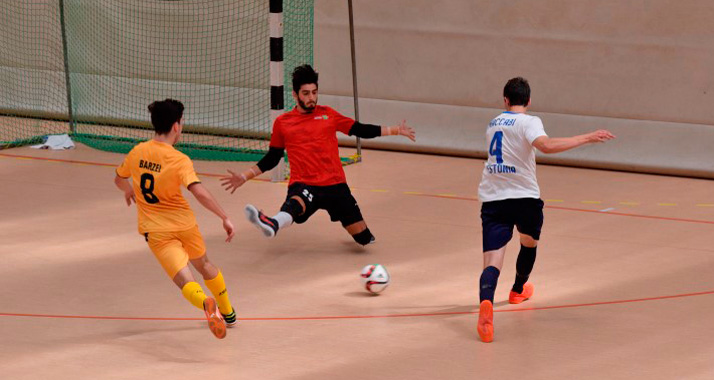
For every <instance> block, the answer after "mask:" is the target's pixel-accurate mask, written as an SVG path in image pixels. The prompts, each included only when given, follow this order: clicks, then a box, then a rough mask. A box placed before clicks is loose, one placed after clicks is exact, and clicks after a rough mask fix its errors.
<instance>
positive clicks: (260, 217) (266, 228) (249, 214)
mask: <svg viewBox="0 0 714 380" xmlns="http://www.w3.org/2000/svg"><path fill="white" fill-rule="evenodd" d="M245 217H246V218H248V221H249V222H251V223H253V225H255V226H256V227H258V229H259V230H260V231H261V232H262V233H263V235H265V237H269V238H271V237H274V236H275V235H276V234H277V233H278V221H277V220H275V219H273V218H269V217H267V216H265V214H263V212H262V211H258V209H257V208H255V206H253V205H250V204H249V205H246V206H245Z"/></svg>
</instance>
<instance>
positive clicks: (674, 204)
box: [657, 203, 677, 206]
mask: <svg viewBox="0 0 714 380" xmlns="http://www.w3.org/2000/svg"><path fill="white" fill-rule="evenodd" d="M676 205H677V204H676V203H657V206H676Z"/></svg>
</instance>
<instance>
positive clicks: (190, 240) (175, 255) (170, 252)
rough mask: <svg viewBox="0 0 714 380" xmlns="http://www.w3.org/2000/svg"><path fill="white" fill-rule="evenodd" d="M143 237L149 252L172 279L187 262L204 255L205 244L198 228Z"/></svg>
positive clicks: (151, 233)
mask: <svg viewBox="0 0 714 380" xmlns="http://www.w3.org/2000/svg"><path fill="white" fill-rule="evenodd" d="M145 236H146V241H147V242H148V243H149V248H150V249H151V252H153V253H154V256H156V259H157V260H159V263H160V264H161V266H162V267H163V268H164V270H165V271H166V273H167V274H168V275H169V277H171V278H172V279H173V278H174V277H176V274H177V273H178V272H179V271H180V270H181V269H183V268H184V267H185V266H186V265H188V260H195V259H198V258H200V257H202V256H203V255H205V254H206V243H204V242H203V237H202V236H201V232H199V231H198V226H194V227H193V228H191V229H190V230H186V231H181V232H149V233H147V234H145Z"/></svg>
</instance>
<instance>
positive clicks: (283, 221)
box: [273, 211, 293, 230]
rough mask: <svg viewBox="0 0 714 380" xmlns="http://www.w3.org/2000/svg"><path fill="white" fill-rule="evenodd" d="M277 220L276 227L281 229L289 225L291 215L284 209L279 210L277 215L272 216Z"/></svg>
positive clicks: (291, 218) (291, 222) (291, 219)
mask: <svg viewBox="0 0 714 380" xmlns="http://www.w3.org/2000/svg"><path fill="white" fill-rule="evenodd" d="M273 219H275V220H276V221H277V222H278V229H281V230H282V229H283V228H286V227H289V226H290V225H291V224H293V216H292V215H290V214H288V213H287V212H285V211H280V212H279V213H278V214H277V215H275V216H274V217H273Z"/></svg>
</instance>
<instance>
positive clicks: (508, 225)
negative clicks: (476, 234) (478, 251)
mask: <svg viewBox="0 0 714 380" xmlns="http://www.w3.org/2000/svg"><path fill="white" fill-rule="evenodd" d="M481 226H482V227H483V251H484V252H488V251H494V250H496V249H500V248H502V247H503V246H505V245H506V244H508V242H509V241H511V238H512V237H513V226H516V228H518V232H520V233H522V234H525V235H528V236H530V237H532V238H533V239H535V240H539V239H540V230H541V228H542V227H543V201H542V200H540V199H535V198H520V199H504V200H501V201H493V202H483V205H481Z"/></svg>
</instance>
